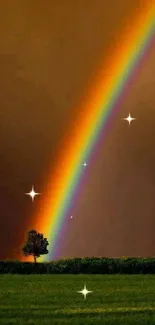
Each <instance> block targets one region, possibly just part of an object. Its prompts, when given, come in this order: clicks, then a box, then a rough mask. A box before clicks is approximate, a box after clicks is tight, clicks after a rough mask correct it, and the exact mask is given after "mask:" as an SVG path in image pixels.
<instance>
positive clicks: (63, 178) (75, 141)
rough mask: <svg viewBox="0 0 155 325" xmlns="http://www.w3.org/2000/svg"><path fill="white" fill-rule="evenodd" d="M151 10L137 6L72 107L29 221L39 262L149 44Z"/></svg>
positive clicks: (154, 20)
mask: <svg viewBox="0 0 155 325" xmlns="http://www.w3.org/2000/svg"><path fill="white" fill-rule="evenodd" d="M154 9H155V8H154V5H153V3H152V4H151V3H149V4H146V5H143V7H142V9H141V10H140V9H139V12H136V14H135V15H134V18H133V21H131V20H130V22H129V23H128V25H127V27H126V29H125V30H124V32H123V33H122V34H121V36H120V39H119V44H118V45H117V47H116V48H115V49H113V50H112V49H110V51H109V55H107V59H106V62H104V64H103V65H102V67H101V69H100V70H99V73H98V74H97V78H96V79H95V81H93V84H92V87H90V91H89V92H88V93H87V96H86V98H85V100H83V103H82V105H81V107H79V108H78V113H77V114H78V117H77V119H76V124H74V125H72V129H71V132H70V133H68V136H67V137H66V138H65V139H64V142H63V145H62V148H61V150H60V154H59V157H58V159H57V162H56V166H55V169H54V170H53V171H52V172H51V170H50V171H49V175H50V179H49V183H48V185H47V187H46V189H45V191H44V193H45V198H44V199H43V201H42V202H41V207H40V208H39V211H37V213H36V216H35V217H34V225H33V226H34V227H35V229H36V230H38V231H40V232H42V233H43V234H44V235H45V237H47V238H48V240H49V243H50V245H49V252H50V253H49V254H48V255H45V256H43V258H41V260H45V261H47V260H49V259H50V258H53V257H54V254H55V252H56V246H57V243H58V238H59V236H60V234H61V233H62V226H63V222H64V220H65V216H66V215H67V212H68V210H69V207H70V205H71V202H72V201H73V198H74V195H75V192H76V190H77V185H78V184H79V182H80V180H81V178H82V173H83V168H81V165H82V163H83V162H84V161H85V160H86V161H87V160H88V158H89V157H90V154H91V153H92V151H93V149H94V147H95V144H96V143H97V140H98V138H99V135H100V133H101V130H103V129H104V128H105V126H106V122H107V121H108V118H109V116H110V115H111V113H112V111H114V110H115V108H116V106H117V104H118V102H119V100H120V98H121V97H122V95H123V94H124V89H125V87H126V85H128V81H129V79H130V77H131V75H132V74H133V71H135V69H136V68H137V65H138V64H139V62H140V61H141V59H142V58H143V57H144V54H145V53H146V51H147V49H148V47H149V46H150V44H152V42H154V32H155V12H154ZM111 53H112V54H111ZM47 188H48V191H47ZM47 192H48V193H47Z"/></svg>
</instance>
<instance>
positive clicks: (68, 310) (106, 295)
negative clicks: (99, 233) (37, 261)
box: [0, 275, 155, 325]
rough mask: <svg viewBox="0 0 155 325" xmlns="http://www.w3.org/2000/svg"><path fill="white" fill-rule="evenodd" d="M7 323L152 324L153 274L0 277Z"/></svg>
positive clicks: (0, 307)
mask: <svg viewBox="0 0 155 325" xmlns="http://www.w3.org/2000/svg"><path fill="white" fill-rule="evenodd" d="M84 283H86V286H87V289H88V290H91V291H93V293H91V294H88V295H87V299H86V300H84V297H83V295H82V294H81V293H77V291H80V290H82V289H83V287H84ZM6 324H7V325H11V324H13V325H16V324H20V325H56V324H60V325H62V324H63V325H67V324H68V325H71V324H72V325H98V324H101V325H114V324H118V325H129V324H130V325H137V324H140V325H144V324H145V325H153V324H155V275H0V325H6Z"/></svg>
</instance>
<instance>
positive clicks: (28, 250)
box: [22, 230, 49, 264]
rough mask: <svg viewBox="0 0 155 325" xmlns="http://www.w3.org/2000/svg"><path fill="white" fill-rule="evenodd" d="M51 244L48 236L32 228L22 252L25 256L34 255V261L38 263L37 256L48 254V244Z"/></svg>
mask: <svg viewBox="0 0 155 325" xmlns="http://www.w3.org/2000/svg"><path fill="white" fill-rule="evenodd" d="M48 245H49V243H48V241H47V238H44V236H43V234H40V233H39V232H37V231H36V230H30V231H28V233H27V240H26V242H25V244H24V246H23V247H22V253H23V255H25V256H29V255H33V258H34V263H35V264H36V263H37V257H40V255H44V254H48V250H47V246H48Z"/></svg>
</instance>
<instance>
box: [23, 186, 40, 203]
mask: <svg viewBox="0 0 155 325" xmlns="http://www.w3.org/2000/svg"><path fill="white" fill-rule="evenodd" d="M25 194H26V195H29V196H30V197H31V198H32V201H34V198H35V196H36V195H40V193H36V192H35V191H34V187H33V186H32V190H31V191H30V192H29V193H25Z"/></svg>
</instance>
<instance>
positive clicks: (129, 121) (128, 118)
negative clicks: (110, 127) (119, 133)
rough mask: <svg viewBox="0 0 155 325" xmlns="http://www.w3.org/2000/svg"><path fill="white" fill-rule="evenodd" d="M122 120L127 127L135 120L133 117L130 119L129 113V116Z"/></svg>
mask: <svg viewBox="0 0 155 325" xmlns="http://www.w3.org/2000/svg"><path fill="white" fill-rule="evenodd" d="M123 120H126V121H127V122H128V123H129V125H130V123H131V122H132V121H133V120H135V118H134V117H131V115H130V113H129V116H128V117H125V118H123Z"/></svg>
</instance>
